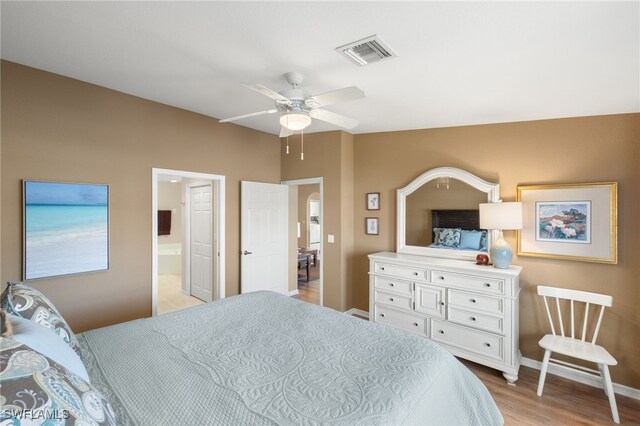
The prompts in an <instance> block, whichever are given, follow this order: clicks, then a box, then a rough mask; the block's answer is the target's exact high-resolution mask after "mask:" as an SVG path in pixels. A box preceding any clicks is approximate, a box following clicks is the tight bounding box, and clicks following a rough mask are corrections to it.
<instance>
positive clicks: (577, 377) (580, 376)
mask: <svg viewBox="0 0 640 426" xmlns="http://www.w3.org/2000/svg"><path fill="white" fill-rule="evenodd" d="M521 364H522V365H524V366H525V367H531V368H535V369H536V370H540V368H541V366H542V362H540V361H536V360H534V359H531V358H525V357H522V361H521ZM547 372H548V373H549V374H555V375H556V376H560V377H564V378H565V379H569V380H573V381H574V382H578V383H584V384H585V385H589V386H594V387H596V388H602V381H601V380H600V379H599V378H597V377H595V376H592V375H591V374H588V373H584V372H582V371H577V370H573V369H571V368H567V367H564V366H562V365H556V364H549V369H548V370H547ZM613 391H614V392H615V393H617V394H618V395H624V396H628V397H629V398H633V399H640V389H635V388H632V387H630V386H625V385H621V384H618V383H614V384H613Z"/></svg>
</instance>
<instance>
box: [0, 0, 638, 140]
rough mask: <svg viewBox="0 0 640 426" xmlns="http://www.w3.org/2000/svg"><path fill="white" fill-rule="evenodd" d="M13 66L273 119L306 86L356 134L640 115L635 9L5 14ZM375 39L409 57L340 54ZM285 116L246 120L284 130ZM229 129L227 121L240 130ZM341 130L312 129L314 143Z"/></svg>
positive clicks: (152, 9)
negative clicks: (337, 98)
mask: <svg viewBox="0 0 640 426" xmlns="http://www.w3.org/2000/svg"><path fill="white" fill-rule="evenodd" d="M1 8H2V9H1V14H2V17H1V19H2V21H1V24H2V27H1V31H2V33H1V35H2V44H1V48H2V50H1V56H2V58H3V59H6V60H9V61H13V62H17V63H20V64H25V65H28V66H32V67H35V68H40V69H43V70H47V71H51V72H54V73H57V74H62V75H65V76H69V77H72V78H75V79H79V80H83V81H87V82H90V83H94V84H97V85H100V86H104V87H108V88H111V89H115V90H119V91H122V92H125V93H130V94H132V95H135V96H139V97H142V98H145V99H150V100H154V101H158V102H162V103H165V104H169V105H173V106H176V107H180V108H184V109H187V110H190V111H195V112H198V113H202V114H205V115H208V116H212V117H217V118H224V117H228V116H235V115H240V114H245V113H249V112H255V111H261V110H265V109H270V108H272V107H273V103H272V101H271V100H270V99H268V98H266V97H264V96H262V95H260V94H258V93H256V92H253V91H251V90H249V89H247V88H245V87H242V86H240V84H239V83H240V82H243V81H250V82H256V83H260V84H263V85H266V86H268V87H270V88H273V89H274V90H276V91H280V90H283V89H286V88H287V84H286V82H285V80H284V79H283V78H282V74H283V73H285V72H287V71H299V72H302V73H304V74H305V76H306V80H305V82H304V83H303V88H305V89H307V90H308V92H309V93H310V94H318V93H322V92H326V91H330V90H334V89H338V88H341V87H345V86H351V85H356V86H359V87H360V88H361V89H363V90H364V91H365V93H366V98H365V99H361V100H357V101H352V102H349V103H344V104H338V105H334V106H330V107H327V109H329V110H331V111H334V112H337V113H340V114H344V115H347V116H349V117H352V118H355V119H357V120H359V121H360V125H359V126H358V127H356V128H355V129H353V130H352V133H369V132H381V131H392V130H405V129H416V128H434V127H448V126H459V125H470V124H483V123H500V122H512V121H525V120H537V119H547V118H560V117H575V116H589V115H601V114H616V113H629V112H639V111H640V2H638V1H630V2H529V3H526V2H465V3H462V2H308V1H304V2H125V3H115V2H113V3H112V2H100V3H97V2H6V1H3V2H2V3H1ZM372 34H378V35H380V36H381V37H382V38H383V39H384V40H385V41H386V42H387V43H388V44H389V45H390V46H391V47H392V48H393V49H394V50H395V51H396V52H397V53H398V55H399V58H397V59H393V60H388V61H385V62H380V63H377V64H372V65H369V66H367V67H363V68H361V67H357V66H355V65H353V64H352V63H350V62H349V61H348V60H347V59H345V58H344V57H342V56H340V55H339V54H338V53H336V52H335V51H334V48H336V47H338V46H340V45H343V44H346V43H348V42H351V41H355V40H358V39H361V38H364V37H366V36H369V35H372ZM277 121H278V120H277V117H276V116H274V115H267V116H262V117H257V118H252V119H246V120H243V121H239V122H238V124H241V125H244V126H247V127H251V128H254V129H259V130H263V131H266V132H270V133H274V134H277V133H278V132H279V125H278V122H277ZM229 125H230V124H229ZM331 129H335V128H334V127H332V126H330V125H327V124H323V123H320V122H318V121H314V123H313V124H312V125H311V126H310V127H309V128H308V131H310V132H316V131H324V130H331Z"/></svg>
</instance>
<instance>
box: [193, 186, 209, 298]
mask: <svg viewBox="0 0 640 426" xmlns="http://www.w3.org/2000/svg"><path fill="white" fill-rule="evenodd" d="M212 192H213V191H212V187H211V185H206V186H196V187H191V188H190V189H189V205H190V212H189V214H190V233H189V236H190V245H191V250H190V253H191V262H190V263H191V295H192V296H194V297H197V298H198V299H201V300H204V301H205V302H209V301H211V300H212V297H211V296H212V293H213V292H212V276H213V259H212V254H213V229H212V223H213V220H212V219H213V218H212V211H213V205H212V199H213V193H212Z"/></svg>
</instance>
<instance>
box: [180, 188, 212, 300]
mask: <svg viewBox="0 0 640 426" xmlns="http://www.w3.org/2000/svg"><path fill="white" fill-rule="evenodd" d="M201 186H211V192H212V194H215V193H216V192H217V190H216V189H217V188H216V183H215V182H214V181H213V180H211V181H210V182H209V183H208V184H206V183H205V184H203V183H188V184H186V185H185V186H184V190H185V192H184V194H183V195H184V210H185V214H184V215H183V216H182V217H183V220H184V234H185V236H184V238H183V240H185V241H188V242H189V244H184V247H183V248H182V255H183V259H182V276H183V277H184V287H185V288H184V292H185V293H186V295H187V296H191V297H195V296H192V295H191V189H193V188H198V187H201ZM216 215H217V211H216V208H215V203H214V199H213V197H212V198H211V220H212V222H211V231H212V232H213V234H214V235H215V234H216V233H217V232H218V230H217V224H216ZM218 238H219V237H218ZM216 250H218V241H215V243H214V244H213V245H212V247H211V260H212V262H211V268H212V269H214V270H215V268H216V267H217V265H216V262H215V261H214V259H215V258H216V257H217V256H214V253H215V251H216ZM211 278H213V282H212V283H211V286H212V288H211V297H213V296H214V294H216V293H215V292H216V290H217V289H218V285H219V282H218V275H217V274H216V275H213V274H211ZM207 302H211V300H207Z"/></svg>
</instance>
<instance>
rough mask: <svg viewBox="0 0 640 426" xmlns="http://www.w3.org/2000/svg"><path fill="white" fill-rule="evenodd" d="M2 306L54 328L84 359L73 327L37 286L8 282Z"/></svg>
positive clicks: (1, 300) (14, 313)
mask: <svg viewBox="0 0 640 426" xmlns="http://www.w3.org/2000/svg"><path fill="white" fill-rule="evenodd" d="M0 307H1V308H2V309H4V310H5V311H7V312H8V313H10V314H13V315H16V316H19V317H22V318H24V319H28V320H30V321H33V322H35V323H37V324H40V325H43V326H45V327H47V328H50V329H52V330H53V331H55V332H56V334H57V335H58V336H60V338H62V340H64V341H65V342H66V343H67V345H69V346H70V347H71V349H73V350H74V351H76V353H77V354H78V356H79V357H80V359H82V351H81V349H80V344H79V343H78V339H76V335H75V334H73V331H71V327H69V324H67V322H66V321H65V320H64V318H62V315H60V312H58V310H57V309H56V307H55V306H54V305H53V303H51V301H50V300H49V299H47V298H46V297H45V295H44V294H42V293H41V292H39V291H38V290H36V289H35V288H32V287H29V286H28V285H25V284H22V283H8V287H7V288H6V289H5V291H4V292H3V293H2V296H0Z"/></svg>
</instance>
